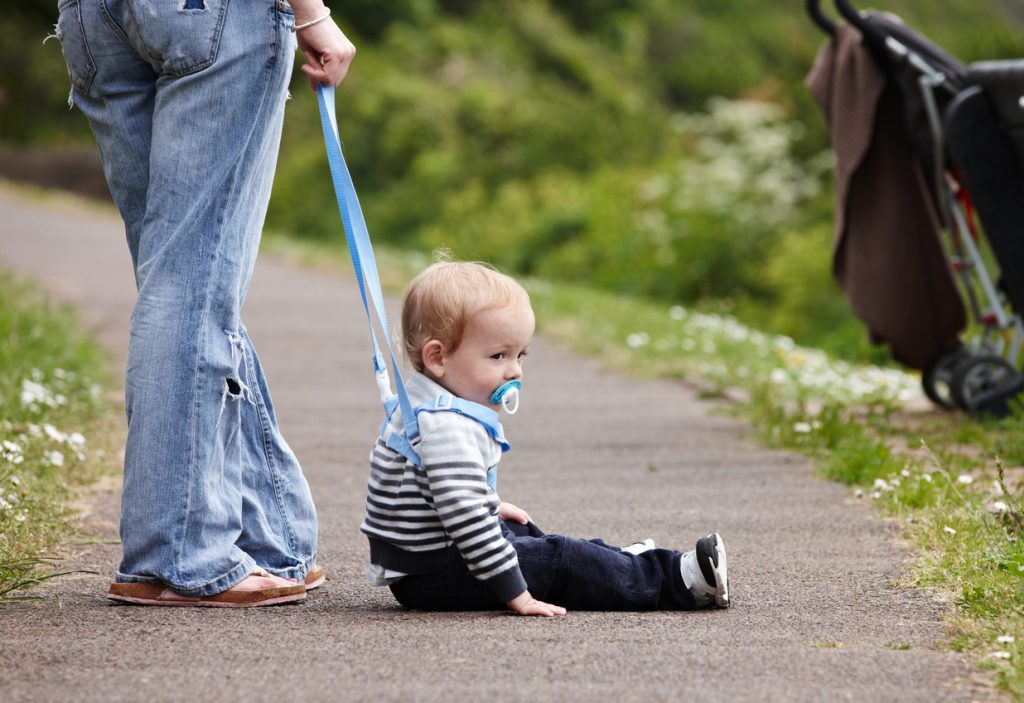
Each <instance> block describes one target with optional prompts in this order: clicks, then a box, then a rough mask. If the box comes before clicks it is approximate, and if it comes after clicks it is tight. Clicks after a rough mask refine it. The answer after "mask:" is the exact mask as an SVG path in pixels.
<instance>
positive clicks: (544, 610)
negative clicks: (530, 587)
mask: <svg viewBox="0 0 1024 703" xmlns="http://www.w3.org/2000/svg"><path fill="white" fill-rule="evenodd" d="M505 605H507V606H508V607H509V608H510V609H511V610H514V611H515V612H516V613H518V614H519V615H540V616H543V617H548V618H550V617H554V616H555V615H565V608H563V607H562V606H560V605H551V604H550V603H545V602H544V601H540V600H537V599H536V598H534V597H533V596H531V595H530V592H529V591H523V592H522V593H520V594H519V595H518V596H516V597H515V598H513V599H512V600H510V601H509V602H508V603H506V604H505Z"/></svg>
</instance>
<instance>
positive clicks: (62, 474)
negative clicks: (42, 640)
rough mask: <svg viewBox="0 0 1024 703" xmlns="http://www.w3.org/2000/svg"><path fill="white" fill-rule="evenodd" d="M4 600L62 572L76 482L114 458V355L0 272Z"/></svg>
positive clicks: (0, 570) (0, 592)
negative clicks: (106, 393) (110, 388)
mask: <svg viewBox="0 0 1024 703" xmlns="http://www.w3.org/2000/svg"><path fill="white" fill-rule="evenodd" d="M0 368H2V369H3V373H2V374H0V602H11V601H16V600H23V599H26V598H29V597H30V596H29V595H28V594H26V590H27V589H29V588H31V587H32V586H34V585H37V584H38V583H40V582H42V581H44V580H46V579H48V578H52V577H54V576H56V575H59V572H56V571H55V560H54V559H53V556H52V555H53V553H54V552H55V550H56V549H57V548H58V546H59V545H60V544H61V543H62V542H63V540H65V539H66V538H67V537H68V535H69V534H71V533H72V532H73V530H74V514H73V512H72V510H71V509H70V508H69V507H68V505H69V502H70V500H71V499H72V498H73V497H74V495H75V493H76V491H77V490H78V489H79V488H80V487H82V486H85V485H88V484H89V483H91V482H93V481H95V479H96V478H98V477H99V475H100V473H101V472H102V471H103V470H104V467H105V466H107V465H108V464H109V462H108V461H107V458H108V457H109V452H110V447H109V438H110V437H111V436H112V432H113V430H112V417H113V415H114V413H113V410H112V407H111V405H110V403H108V402H107V401H106V400H104V397H103V393H102V390H101V389H102V387H103V384H106V383H107V381H108V378H107V375H106V368H107V359H106V358H105V357H104V356H103V354H102V353H101V352H100V351H99V350H98V348H97V347H96V346H95V344H93V342H92V341H91V340H90V339H89V338H88V337H87V336H86V335H85V334H84V333H82V332H81V331H79V328H78V326H77V324H76V321H75V319H74V316H73V315H72V314H71V312H70V311H69V310H68V309H66V308H63V307H60V306H56V305H54V304H52V303H51V302H49V301H48V300H46V299H45V298H44V297H43V296H42V295H40V294H39V292H38V291H37V290H35V289H34V288H33V287H31V286H30V285H28V284H27V283H25V282H23V281H19V280H16V279H15V278H13V277H12V276H11V275H9V274H6V273H3V272H0Z"/></svg>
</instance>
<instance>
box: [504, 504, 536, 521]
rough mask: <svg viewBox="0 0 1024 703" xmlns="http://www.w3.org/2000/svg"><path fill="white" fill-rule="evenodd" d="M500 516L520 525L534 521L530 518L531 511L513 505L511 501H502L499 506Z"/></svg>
mask: <svg viewBox="0 0 1024 703" xmlns="http://www.w3.org/2000/svg"><path fill="white" fill-rule="evenodd" d="M498 517H500V518H501V519H502V520H508V521H510V522H518V523H519V524H520V525H525V524H526V523H528V522H533V521H532V520H531V519H530V515H529V513H527V512H526V511H525V510H523V509H522V508H520V507H518V506H515V505H512V504H511V503H502V504H501V505H499V506H498Z"/></svg>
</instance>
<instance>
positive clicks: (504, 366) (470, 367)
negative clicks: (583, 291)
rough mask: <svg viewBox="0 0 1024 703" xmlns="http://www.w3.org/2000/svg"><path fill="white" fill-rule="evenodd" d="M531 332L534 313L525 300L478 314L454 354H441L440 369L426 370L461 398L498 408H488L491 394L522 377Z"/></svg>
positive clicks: (468, 326) (468, 323) (435, 367)
mask: <svg viewBox="0 0 1024 703" xmlns="http://www.w3.org/2000/svg"><path fill="white" fill-rule="evenodd" d="M533 328H534V316H533V310H532V309H531V308H530V304H529V302H528V301H526V300H522V301H518V302H515V303H513V304H512V305H509V306H507V307H503V308H489V309H486V310H481V311H480V312H477V313H475V314H474V315H473V316H472V317H470V318H469V320H468V321H467V323H466V326H465V329H464V330H463V335H462V342H461V343H460V344H459V346H458V347H457V348H456V349H455V351H454V352H452V353H448V352H447V350H444V351H442V352H441V353H440V362H439V365H438V364H434V367H433V368H429V370H430V371H431V372H432V374H433V375H434V376H435V380H436V381H438V382H439V383H440V384H441V385H442V386H444V387H445V388H446V389H448V390H449V391H451V392H452V393H454V394H455V395H457V396H459V397H460V398H465V399H466V400H471V401H473V402H474V403H480V404H481V405H487V406H490V407H500V406H495V405H492V404H491V402H490V399H491V394H492V393H494V390H495V389H496V388H497V387H498V386H500V385H501V384H503V383H505V382H507V381H511V380H513V379H519V378H522V377H523V361H524V360H525V359H526V352H527V348H528V347H529V346H530V342H531V341H532V340H533ZM428 366H429V365H428ZM438 371H440V373H438Z"/></svg>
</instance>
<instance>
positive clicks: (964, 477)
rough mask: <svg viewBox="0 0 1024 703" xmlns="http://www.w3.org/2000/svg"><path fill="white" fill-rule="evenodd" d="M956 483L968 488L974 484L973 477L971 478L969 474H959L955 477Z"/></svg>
mask: <svg viewBox="0 0 1024 703" xmlns="http://www.w3.org/2000/svg"><path fill="white" fill-rule="evenodd" d="M956 482H957V483H962V484H963V485H965V486H969V485H971V484H972V483H974V477H973V476H971V475H970V474H960V475H959V476H957V477H956Z"/></svg>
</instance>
